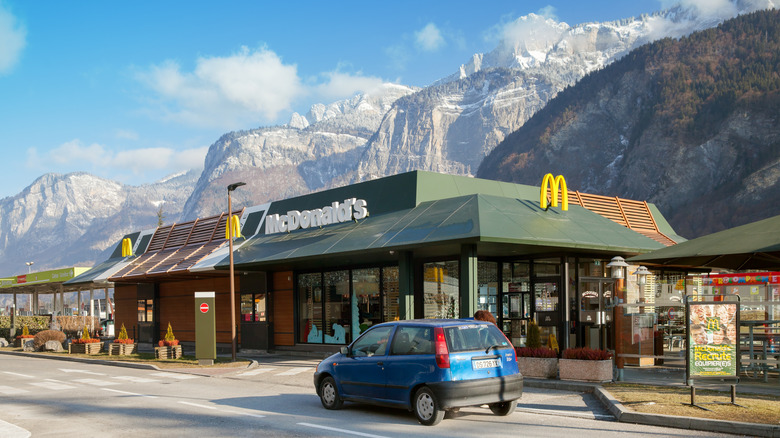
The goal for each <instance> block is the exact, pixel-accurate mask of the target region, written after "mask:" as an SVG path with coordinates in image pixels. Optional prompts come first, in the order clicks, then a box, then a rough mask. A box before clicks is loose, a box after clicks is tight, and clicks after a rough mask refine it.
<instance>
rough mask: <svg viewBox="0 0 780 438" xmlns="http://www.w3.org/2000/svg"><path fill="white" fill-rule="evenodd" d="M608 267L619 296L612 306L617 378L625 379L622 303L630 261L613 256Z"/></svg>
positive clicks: (616, 296) (616, 294)
mask: <svg viewBox="0 0 780 438" xmlns="http://www.w3.org/2000/svg"><path fill="white" fill-rule="evenodd" d="M607 267H608V268H611V269H612V278H614V279H615V283H616V284H615V298H617V300H616V302H615V305H614V307H612V312H613V314H612V315H613V316H612V319H613V320H614V321H615V324H614V327H615V364H616V366H617V375H618V377H617V379H618V381H622V380H623V366H624V365H625V359H624V358H623V357H622V354H623V333H622V331H623V319H622V316H623V315H621V312H620V304H621V303H623V302H624V298H625V295H624V293H623V285H624V283H623V279H624V278H625V276H624V275H623V268H627V267H628V263H626V260H625V259H624V258H623V257H620V256H615V257H612V260H611V261H610V262H609V263H608V264H607Z"/></svg>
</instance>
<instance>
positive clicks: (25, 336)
mask: <svg viewBox="0 0 780 438" xmlns="http://www.w3.org/2000/svg"><path fill="white" fill-rule="evenodd" d="M34 337H35V336H33V335H31V334H30V329H28V328H27V324H25V325H24V328H23V329H22V334H21V335H19V336H17V337H16V341H15V343H14V347H17V348H19V347H24V343H25V342H27V341H29V340H32V339H33V338H34Z"/></svg>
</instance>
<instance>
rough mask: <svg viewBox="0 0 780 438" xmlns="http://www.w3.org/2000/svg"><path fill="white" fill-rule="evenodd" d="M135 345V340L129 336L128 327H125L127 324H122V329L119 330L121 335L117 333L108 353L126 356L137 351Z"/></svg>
mask: <svg viewBox="0 0 780 438" xmlns="http://www.w3.org/2000/svg"><path fill="white" fill-rule="evenodd" d="M135 347H136V345H135V341H134V340H133V339H130V338H128V337H127V329H125V325H124V324H122V330H120V331H119V335H117V337H116V339H114V342H112V343H111V346H110V347H109V349H108V355H109V356H112V355H117V356H125V355H128V354H133V353H135Z"/></svg>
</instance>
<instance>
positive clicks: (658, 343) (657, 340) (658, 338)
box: [653, 330, 664, 365]
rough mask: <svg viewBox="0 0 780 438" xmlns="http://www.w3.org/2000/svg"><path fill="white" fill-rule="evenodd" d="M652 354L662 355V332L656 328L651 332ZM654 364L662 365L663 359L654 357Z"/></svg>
mask: <svg viewBox="0 0 780 438" xmlns="http://www.w3.org/2000/svg"><path fill="white" fill-rule="evenodd" d="M653 344H654V348H653V355H655V356H663V355H664V332H663V331H660V330H656V331H655V332H654V333H653ZM655 364H656V365H663V364H664V360H663V359H655Z"/></svg>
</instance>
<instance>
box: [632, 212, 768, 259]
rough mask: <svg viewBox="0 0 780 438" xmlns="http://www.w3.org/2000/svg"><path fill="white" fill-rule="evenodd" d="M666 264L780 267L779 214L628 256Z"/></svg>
mask: <svg viewBox="0 0 780 438" xmlns="http://www.w3.org/2000/svg"><path fill="white" fill-rule="evenodd" d="M628 261H629V262H632V263H652V264H657V265H665V266H679V267H705V268H723V269H732V270H735V271H740V270H746V269H762V270H777V269H780V216H775V217H771V218H769V219H764V220H761V221H758V222H753V223H750V224H747V225H742V226H739V227H735V228H731V229H728V230H724V231H720V232H717V233H713V234H709V235H707V236H702V237H699V238H697V239H693V240H689V241H687V242H683V243H680V244H677V245H674V246H670V247H668V248H663V249H659V250H657V251H653V252H651V253H648V254H643V255H640V256H636V257H632V258H630V259H628Z"/></svg>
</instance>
